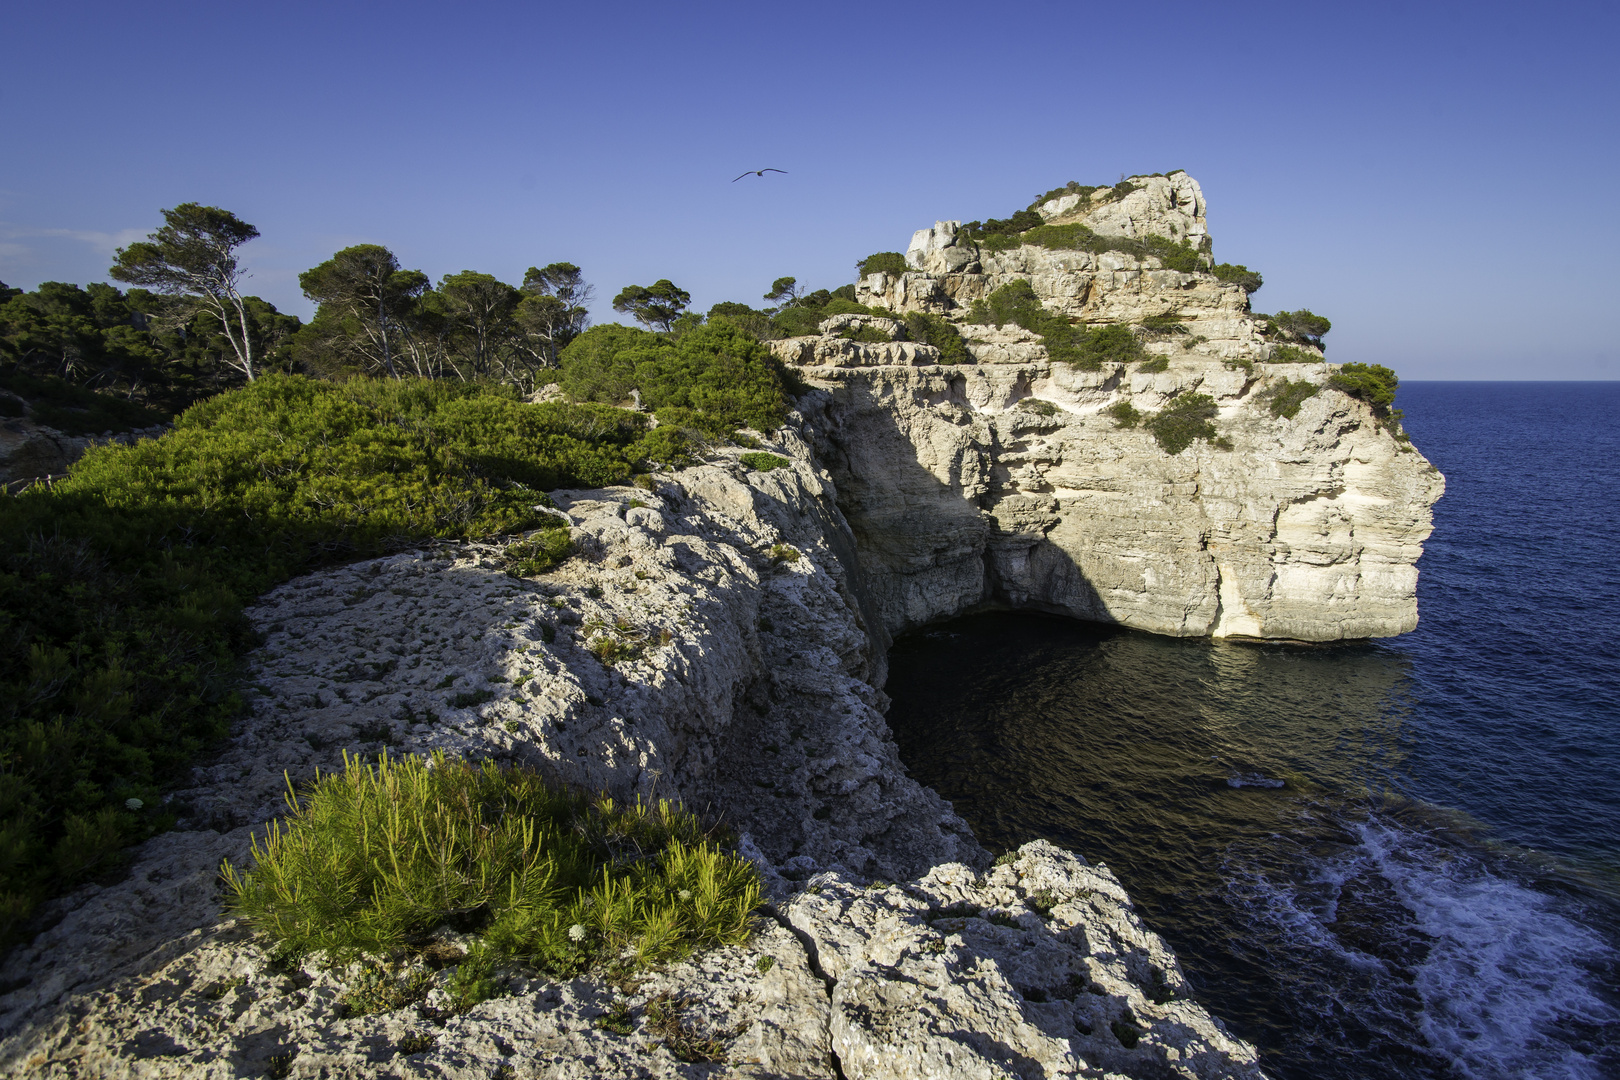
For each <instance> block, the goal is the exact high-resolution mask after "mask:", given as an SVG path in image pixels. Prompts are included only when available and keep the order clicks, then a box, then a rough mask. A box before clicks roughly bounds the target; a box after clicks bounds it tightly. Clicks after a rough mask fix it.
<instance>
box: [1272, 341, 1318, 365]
mask: <svg viewBox="0 0 1620 1080" xmlns="http://www.w3.org/2000/svg"><path fill="white" fill-rule="evenodd" d="M1321 362H1322V358H1321V357H1320V356H1318V355H1317V354H1316V353H1313V352H1306V351H1305V350H1304V349H1302V348H1300V347H1299V346H1298V345H1273V346H1271V348H1270V350H1269V352H1268V355H1267V356H1266V363H1268V364H1320V363H1321Z"/></svg>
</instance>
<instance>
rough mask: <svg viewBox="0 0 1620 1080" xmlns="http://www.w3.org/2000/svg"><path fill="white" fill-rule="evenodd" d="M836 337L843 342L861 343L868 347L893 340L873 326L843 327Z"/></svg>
mask: <svg viewBox="0 0 1620 1080" xmlns="http://www.w3.org/2000/svg"><path fill="white" fill-rule="evenodd" d="M838 336H839V337H841V338H843V339H844V340H845V341H863V342H866V343H867V344H870V345H882V344H887V343H888V342H890V341H893V340H894V339H893V338H892V337H890V336H889V335H888V334H886V333H884V332H883V331H882V330H879V329H878V328H877V327H875V326H860V327H845V328H844V329H843V330H841V331H839V334H838Z"/></svg>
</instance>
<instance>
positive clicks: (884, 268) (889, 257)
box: [855, 251, 911, 277]
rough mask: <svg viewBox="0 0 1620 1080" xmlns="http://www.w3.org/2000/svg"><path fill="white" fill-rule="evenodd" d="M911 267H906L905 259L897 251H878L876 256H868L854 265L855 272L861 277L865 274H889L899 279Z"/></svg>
mask: <svg viewBox="0 0 1620 1080" xmlns="http://www.w3.org/2000/svg"><path fill="white" fill-rule="evenodd" d="M910 269H911V267H909V266H907V265H906V257H905V256H904V255H902V254H901V253H900V252H898V251H880V252H878V253H877V254H876V255H868V256H867V257H866V258H864V259H862V260H861V261H860V262H858V263H856V264H855V270H856V272H857V273H859V274H860V276H861V277H865V276H866V275H867V274H889V275H892V276H894V277H899V276H900V275H901V274H904V273H905V272H906V271H907V270H910Z"/></svg>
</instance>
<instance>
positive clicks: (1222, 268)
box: [1213, 263, 1265, 296]
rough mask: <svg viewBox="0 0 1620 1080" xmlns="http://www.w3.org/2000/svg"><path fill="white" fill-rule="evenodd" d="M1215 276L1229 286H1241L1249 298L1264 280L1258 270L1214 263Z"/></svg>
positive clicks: (1233, 264)
mask: <svg viewBox="0 0 1620 1080" xmlns="http://www.w3.org/2000/svg"><path fill="white" fill-rule="evenodd" d="M1213 270H1214V273H1215V276H1216V277H1217V278H1219V279H1220V280H1222V281H1224V282H1226V283H1227V284H1230V285H1239V286H1242V288H1243V289H1244V291H1245V292H1247V293H1248V294H1249V295H1250V296H1253V295H1254V294H1255V293H1257V292H1259V291H1260V286H1262V285H1264V284H1265V279H1264V278H1262V277H1261V276H1260V272H1259V271H1258V270H1250V269H1249V268H1248V267H1247V266H1244V265H1242V264H1241V263H1216V264H1215V266H1214V267H1213Z"/></svg>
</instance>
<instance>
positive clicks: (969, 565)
mask: <svg viewBox="0 0 1620 1080" xmlns="http://www.w3.org/2000/svg"><path fill="white" fill-rule="evenodd" d="M1135 182H1136V183H1137V184H1139V185H1140V186H1139V187H1138V188H1137V189H1136V190H1134V191H1132V192H1131V193H1130V194H1128V195H1127V196H1125V198H1124V199H1122V200H1118V201H1110V202H1105V203H1103V204H1102V205H1100V206H1098V207H1096V208H1093V209H1087V208H1086V206H1082V205H1081V202H1082V200H1084V201H1085V203H1086V204H1087V205H1089V204H1090V203H1091V202H1092V201H1094V199H1085V197H1084V196H1080V195H1068V196H1064V197H1060V198H1057V199H1054V200H1052V201H1050V202H1048V203H1046V204H1044V205H1043V206H1042V207H1041V213H1042V214H1043V216H1045V217H1046V218H1048V220H1049V221H1051V222H1053V223H1066V222H1080V223H1082V224H1085V225H1087V226H1089V227H1090V228H1092V229H1093V230H1094V231H1095V232H1096V233H1097V234H1099V235H1105V236H1125V237H1137V236H1141V235H1146V234H1149V233H1153V234H1157V235H1163V236H1166V237H1167V238H1172V239H1176V240H1189V241H1192V242H1193V243H1194V244H1195V245H1196V244H1198V243H1202V242H1203V240H1204V238H1205V237H1207V235H1208V233H1207V229H1206V226H1205V220H1204V200H1203V195H1202V193H1201V192H1200V190H1199V188H1198V184H1197V182H1196V181H1194V180H1193V179H1192V178H1191V177H1189V176H1187V174H1185V173H1175V174H1172V175H1171V176H1170V177H1149V178H1136V179H1135ZM907 258H908V260H909V261H910V263H911V264H912V265H913V266H915V267H916V268H917V269H916V270H914V271H910V272H907V273H905V274H902V275H899V276H893V275H888V274H873V275H870V276H869V277H867V278H866V279H864V280H863V281H862V282H861V283H860V286H859V290H860V292H859V298H860V299H861V300H862V301H864V302H867V303H870V304H876V305H880V306H884V307H888V308H889V309H890V310H893V311H896V312H905V311H932V312H936V313H943V314H946V315H947V316H950V317H953V318H957V319H962V318H964V317H965V316H966V314H967V306H968V305H970V304H971V303H972V301H974V300H977V299H980V298H982V297H985V296H987V295H988V294H989V293H990V292H992V291H993V290H994V289H996V288H999V287H1001V286H1002V285H1005V284H1007V283H1008V282H1010V281H1013V280H1019V279H1022V280H1027V281H1029V282H1030V283H1031V285H1032V287H1033V289H1034V291H1035V293H1036V295H1037V296H1038V297H1039V298H1040V299H1041V301H1042V303H1043V305H1044V306H1045V307H1046V308H1047V309H1048V310H1049V311H1052V312H1054V313H1057V314H1060V315H1064V316H1067V317H1069V318H1070V319H1072V320H1076V321H1081V322H1085V323H1125V324H1137V325H1140V324H1142V323H1143V322H1144V320H1154V319H1157V320H1158V321H1159V323H1160V324H1161V325H1162V324H1163V323H1165V322H1171V323H1172V325H1176V329H1175V331H1174V332H1170V333H1151V332H1150V333H1145V334H1144V337H1145V338H1146V342H1145V346H1144V347H1145V349H1146V351H1147V352H1148V353H1149V355H1150V357H1152V358H1153V361H1154V362H1151V363H1149V364H1141V365H1135V366H1131V365H1125V364H1108V365H1104V366H1103V369H1102V370H1099V371H1084V370H1079V369H1077V368H1075V367H1071V366H1070V365H1068V364H1062V363H1053V362H1052V361H1051V360H1050V359H1049V358H1048V357H1047V355H1046V349H1045V348H1044V347H1043V346H1042V345H1041V344H1040V341H1039V339H1038V338H1037V337H1036V335H1034V334H1032V333H1029V332H1027V331H1024V330H1020V329H1018V328H1017V327H1012V326H1006V327H989V326H974V325H969V324H965V323H964V324H962V325H961V326H960V330H961V332H962V334H963V335H964V337H965V338H966V341H967V345H968V350H969V352H970V353H971V354H972V356H973V357H974V360H975V363H973V364H959V365H954V366H942V365H940V364H939V363H938V362H937V361H938V356H939V354H938V351H937V350H935V349H933V348H931V347H930V346H926V345H919V344H916V343H911V342H899V341H897V342H892V343H889V344H884V343H867V342H857V341H852V340H847V339H846V338H845V337H844V336H840V333H841V332H842V331H844V330H845V328H846V327H847V325H848V323H849V322H850V320H851V319H855V320H859V319H860V317H859V316H842V317H840V318H839V319H834V320H829V322H828V323H827V324H825V325H824V326H823V331H824V332H823V334H822V335H821V336H820V337H818V338H798V339H790V340H788V341H783V342H778V343H776V346H775V347H776V349H777V353H778V355H779V356H781V357H782V358H783V359H784V360H787V361H788V362H790V363H793V364H795V365H797V366H799V367H800V368H801V370H802V372H803V374H804V375H805V376H806V377H808V378H809V379H810V380H811V381H812V383H813V384H814V385H815V386H817V387H819V388H821V389H822V390H823V394H822V395H820V396H818V397H816V398H815V399H814V400H813V401H809V402H807V403H806V404H805V409H806V413H807V415H808V420H809V427H808V430H807V434H808V435H809V436H810V437H811V438H812V440H813V441H814V443H815V445H816V448H817V451H818V454H819V457H820V459H821V461H822V462H823V463H824V464H825V466H826V467H827V469H828V471H829V474H830V476H831V478H832V480H833V482H834V484H835V485H836V487H837V490H838V492H839V506H840V508H841V509H842V510H843V512H844V514H845V516H846V517H847V519H848V521H849V525H850V527H851V529H852V530H853V532H854V535H855V538H856V547H857V550H858V551H859V553H860V554H859V558H860V563H861V567H862V569H863V571H864V579H865V581H866V583H867V585H868V588H869V589H870V592H871V603H872V606H873V611H874V612H875V613H876V614H877V615H878V617H879V621H880V622H881V624H882V627H883V630H884V632H885V633H886V634H888V635H892V634H895V633H899V632H900V631H902V630H904V629H906V628H908V627H914V626H918V625H921V624H923V623H926V622H929V621H930V620H933V619H938V618H941V617H945V616H949V615H953V614H957V613H960V612H963V611H966V610H970V609H973V608H975V607H981V606H986V605H1009V606H1014V607H1032V608H1039V609H1041V610H1046V611H1053V612H1058V613H1061V614H1066V615H1073V616H1076V617H1079V618H1083V619H1095V620H1103V621H1113V622H1118V623H1121V624H1124V625H1126V626H1131V627H1136V628H1139V629H1143V630H1150V631H1153V632H1154V633H1160V634H1173V635H1180V636H1205V635H1208V636H1215V637H1251V638H1268V639H1293V640H1301V641H1336V640H1341V639H1347V638H1367V637H1381V636H1388V635H1392V634H1400V633H1404V632H1406V631H1409V630H1411V629H1412V628H1413V627H1415V626H1416V625H1417V599H1416V585H1417V567H1416V564H1417V560H1418V557H1419V555H1421V554H1422V543H1423V541H1424V539H1425V538H1427V536H1428V535H1429V531H1430V521H1431V518H1430V507H1431V506H1432V505H1433V503H1434V502H1435V501H1436V500H1437V499H1438V498H1439V497H1440V494H1441V492H1442V490H1443V487H1444V478H1443V477H1441V475H1440V473H1439V472H1438V470H1436V469H1435V468H1434V467H1433V466H1432V465H1430V464H1429V463H1428V461H1426V460H1425V459H1424V458H1423V456H1422V454H1420V453H1419V452H1417V451H1416V450H1415V449H1414V448H1413V447H1412V446H1411V444H1410V443H1409V442H1407V441H1405V440H1404V439H1403V438H1401V437H1399V436H1398V434H1397V432H1396V431H1395V430H1394V429H1393V425H1390V424H1385V423H1381V422H1380V421H1379V419H1378V418H1377V417H1376V416H1375V415H1374V414H1373V412H1372V410H1371V409H1370V408H1369V407H1368V406H1367V405H1366V404H1364V403H1363V402H1361V401H1359V400H1357V399H1355V398H1353V397H1350V396H1349V395H1347V394H1345V393H1343V392H1341V391H1338V390H1335V389H1333V388H1332V387H1331V386H1330V385H1329V378H1330V376H1331V374H1332V370H1333V369H1332V365H1330V364H1328V363H1327V362H1326V361H1325V360H1324V359H1323V358H1322V354H1321V353H1320V351H1319V350H1317V349H1316V348H1314V347H1313V346H1310V345H1308V344H1307V345H1304V346H1298V345H1296V346H1292V347H1291V348H1287V349H1284V348H1279V342H1278V341H1277V340H1276V339H1275V338H1273V337H1268V336H1267V333H1266V331H1267V329H1268V327H1267V324H1266V322H1265V321H1264V320H1262V319H1257V318H1255V317H1254V316H1252V315H1251V313H1250V311H1249V301H1248V297H1247V295H1246V293H1245V292H1244V290H1243V289H1242V288H1241V287H1239V286H1238V285H1232V284H1226V283H1223V282H1222V281H1220V280H1219V279H1217V278H1216V277H1215V275H1214V274H1213V273H1210V272H1208V271H1198V272H1182V271H1177V270H1169V269H1164V268H1163V267H1162V266H1161V265H1160V260H1159V259H1158V258H1156V257H1153V256H1146V257H1137V256H1134V255H1128V254H1122V253H1119V252H1111V251H1104V252H1102V253H1100V254H1099V253H1092V252H1088V251H1076V250H1050V249H1047V248H1043V247H1035V246H1030V245H1027V244H1026V245H1023V246H1019V247H1017V248H1014V249H1012V250H1007V251H992V250H987V249H986V248H985V247H983V246H981V245H977V244H974V243H973V242H971V241H969V240H967V239H966V238H965V236H964V234H963V232H962V231H961V230H960V229H959V227H958V224H957V223H956V222H940V223H938V224H937V225H935V226H934V227H933V228H932V229H923V230H919V231H918V232H917V234H916V235H915V237H914V238H913V240H912V243H911V247H910V250H909V251H908V253H907ZM865 322H866V323H867V324H868V325H873V326H876V327H877V328H878V329H880V330H881V329H883V324H884V323H888V324H889V325H894V324H893V323H892V322H891V321H888V320H866V321H865ZM1177 324H1178V325H1177ZM895 332H896V333H898V332H899V331H898V330H896V331H895ZM868 336H872V335H868ZM1284 358H1287V361H1286V362H1278V361H1282V360H1284ZM1301 358H1303V359H1301ZM1155 367H1162V368H1163V370H1158V371H1155V370H1153V368H1155ZM1285 383H1286V384H1296V385H1297V384H1300V383H1308V384H1310V386H1311V387H1312V388H1314V390H1313V391H1312V396H1310V397H1308V398H1306V399H1305V400H1304V401H1303V403H1302V404H1301V405H1300V407H1299V409H1298V412H1297V414H1296V415H1293V416H1291V417H1290V416H1287V415H1276V414H1275V413H1274V411H1273V409H1272V408H1271V404H1272V400H1273V395H1274V394H1275V393H1276V391H1277V390H1278V389H1279V388H1281V387H1282V386H1283V384H1285ZM1191 394H1202V395H1207V396H1209V397H1210V398H1212V399H1213V400H1214V403H1215V406H1216V408H1217V410H1218V413H1217V415H1216V417H1215V418H1214V421H1213V423H1214V427H1215V429H1216V430H1217V431H1218V433H1219V436H1218V440H1217V441H1213V442H1212V441H1208V440H1200V441H1196V442H1194V443H1193V445H1192V446H1190V447H1188V448H1187V449H1185V450H1183V451H1181V452H1180V453H1176V454H1172V453H1167V452H1166V451H1165V450H1164V449H1161V448H1160V446H1159V445H1157V444H1156V442H1155V439H1154V437H1153V436H1152V435H1150V434H1149V433H1148V432H1147V431H1146V430H1145V429H1143V428H1141V427H1136V428H1124V427H1121V426H1120V424H1119V422H1118V421H1117V420H1116V419H1115V417H1114V416H1113V415H1111V414H1110V412H1109V411H1108V410H1110V409H1115V408H1118V407H1120V406H1121V404H1122V403H1123V404H1128V405H1129V406H1131V407H1132V408H1133V409H1135V410H1136V411H1137V412H1138V413H1142V414H1150V413H1154V412H1156V411H1158V410H1161V409H1164V408H1167V407H1172V406H1173V405H1174V403H1175V402H1176V401H1177V400H1178V399H1181V398H1184V397H1185V396H1187V395H1191Z"/></svg>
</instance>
